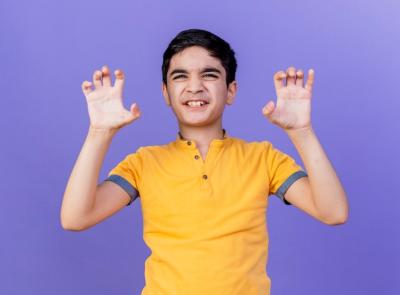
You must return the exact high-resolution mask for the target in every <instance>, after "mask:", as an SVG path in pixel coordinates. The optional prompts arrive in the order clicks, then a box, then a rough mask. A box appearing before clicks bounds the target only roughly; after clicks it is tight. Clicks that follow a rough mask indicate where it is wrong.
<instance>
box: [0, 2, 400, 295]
mask: <svg viewBox="0 0 400 295" xmlns="http://www.w3.org/2000/svg"><path fill="white" fill-rule="evenodd" d="M399 11H400V4H399V2H398V1H394V0H393V1H344V0H340V1H318V0H310V1H241V2H240V3H239V1H237V2H234V1H208V0H207V1H205V0H203V1H198V2H197V1H161V0H159V1H127V0H125V1H50V0H40V1H39V0H38V1H11V0H1V2H0V34H1V36H0V90H1V91H0V101H1V115H0V126H1V130H2V131H1V136H0V140H1V145H0V146H1V153H0V163H1V170H0V197H1V204H0V231H1V232H0V234H1V236H0V237H1V242H0V294H7V295H8V294H41V295H44V294H59V295H61V294H98V295H101V294H140V291H141V289H142V288H143V285H144V261H145V259H146V257H147V256H148V255H149V249H148V248H147V247H146V245H145V244H144V242H143V239H142V234H143V231H142V215H141V208H140V202H139V201H135V202H134V204H133V205H132V206H130V207H126V208H124V209H123V210H121V211H120V212H118V213H117V214H116V215H114V216H112V217H111V218H109V219H107V220H106V221H104V222H102V223H100V224H98V225H96V226H95V227H93V228H91V229H90V230H87V231H83V232H68V231H65V230H63V229H62V227H61V225H60V221H59V220H60V219H59V215H60V206H61V201H62V196H63V192H64V189H65V186H66V183H67V180H68V177H69V175H70V173H71V169H72V167H73V165H74V163H75V160H76V158H77V156H78V153H79V151H80V149H81V146H82V143H83V141H84V138H85V136H86V132H87V128H88V123H89V118H88V114H87V106H86V101H85V98H84V96H83V94H82V92H81V88H80V85H81V82H82V81H83V80H86V79H90V78H91V75H92V72H93V70H95V69H98V68H100V67H101V66H102V65H103V64H107V65H109V66H110V67H111V68H112V69H115V68H116V67H120V68H122V69H124V70H125V71H126V77H127V83H126V91H125V105H126V106H129V105H130V104H131V103H132V102H134V101H135V102H137V103H138V104H139V106H140V108H141V109H142V117H141V118H140V120H138V121H136V122H134V123H133V124H132V125H129V126H127V127H125V128H124V129H122V130H121V131H120V132H119V134H117V136H116V137H115V139H114V140H113V142H112V145H111V147H110V150H109V152H108V154H107V157H106V159H105V162H104V165H103V167H102V170H101V178H102V179H104V177H106V175H107V173H108V171H109V170H110V169H111V168H112V167H114V166H115V165H116V164H117V163H118V162H119V161H120V160H122V159H123V157H125V155H127V154H128V153H131V152H133V151H134V150H135V149H136V148H137V147H139V146H145V145H150V144H162V143H166V142H169V141H171V140H174V139H175V136H176V132H177V130H178V129H177V124H176V120H175V117H174V115H173V113H172V111H171V110H170V109H169V108H168V107H167V106H166V105H165V103H164V100H163V98H162V94H161V91H160V90H161V88H160V85H161V70H160V69H161V62H162V53H163V51H164V49H165V48H166V46H167V44H168V42H169V41H170V40H171V39H172V38H173V37H174V36H175V35H176V34H177V33H178V32H179V31H181V30H183V29H187V28H203V29H208V30H211V31H212V32H214V33H216V34H218V35H220V36H221V37H222V38H224V39H226V40H227V41H228V42H230V44H231V45H232V46H233V48H234V50H235V51H236V54H237V58H238V65H239V66H238V72H237V81H238V83H239V92H238V95H237V98H236V102H235V104H234V105H233V106H230V107H227V109H226V112H225V115H224V126H225V128H226V129H227V131H228V133H229V134H230V135H232V136H236V137H241V138H244V139H246V140H248V141H253V140H269V141H271V142H273V143H274V145H276V146H277V147H278V148H279V149H281V150H282V151H284V152H287V153H289V154H291V155H292V156H293V157H294V158H295V159H296V160H299V156H298V154H297V152H296V150H295V149H294V147H293V145H292V143H291V142H290V140H289V139H288V137H287V136H286V134H285V133H284V132H283V131H282V130H280V129H279V128H278V127H276V126H274V125H271V124H270V123H269V122H268V121H267V119H266V118H265V117H263V116H262V113H261V109H262V107H263V106H264V105H265V104H266V102H267V101H268V100H269V99H272V98H273V99H275V98H274V95H275V94H274V88H273V83H272V75H273V73H274V72H275V71H277V70H280V69H286V68H287V67H288V66H290V65H294V66H296V67H299V68H302V69H308V68H310V67H312V68H314V69H315V72H316V81H315V88H314V95H313V102H312V107H313V110H312V120H313V125H314V128H315V130H316V132H317V135H318V137H319V139H320V141H321V143H322V144H323V146H324V148H325V150H326V152H327V153H328V155H329V158H330V160H331V161H332V162H333V164H334V166H335V168H336V170H337V173H338V175H339V176H340V178H341V180H342V183H343V185H344V187H345V189H346V192H347V194H348V199H349V204H350V216H349V220H348V222H347V223H346V224H344V225H341V226H336V227H332V226H328V225H324V224H322V223H320V222H319V221H317V220H315V219H313V218H312V217H311V216H309V215H307V214H305V213H304V212H302V211H300V210H299V209H297V208H295V207H292V206H290V207H289V206H285V205H284V204H283V203H282V202H281V201H280V200H279V199H278V198H277V197H271V199H270V200H271V201H270V203H269V208H268V213H267V215H268V228H269V233H270V247H269V261H268V268H267V269H268V273H269V275H270V277H271V279H272V294H273V295H286V294H324V295H330V294H332V295H333V294H335V295H336V294H400V286H399V277H400V270H399V268H400V261H399V260H400V254H399V249H400V243H399V229H400V227H399V225H400V223H399V220H400V218H399V216H400V213H399V211H400V209H399V207H400V206H399V205H400V201H399V198H400V194H399V190H398V183H399V181H400V180H399V166H400V159H399V151H400V143H399V141H400V140H399V129H400V128H399V110H400V102H399V100H400V95H399V86H398V85H399V80H400V77H399V73H400V58H399V56H400V34H399V33H400V30H399V29H400V13H399ZM396 279H397V280H396Z"/></svg>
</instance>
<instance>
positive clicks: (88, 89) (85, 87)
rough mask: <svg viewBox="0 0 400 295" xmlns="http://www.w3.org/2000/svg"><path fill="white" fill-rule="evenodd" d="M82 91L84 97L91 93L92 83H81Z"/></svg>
mask: <svg viewBox="0 0 400 295" xmlns="http://www.w3.org/2000/svg"><path fill="white" fill-rule="evenodd" d="M82 91H83V94H85V95H88V94H89V93H90V92H92V91H93V89H92V82H89V81H87V80H86V81H83V83H82Z"/></svg>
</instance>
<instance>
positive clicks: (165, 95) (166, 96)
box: [161, 82, 171, 106]
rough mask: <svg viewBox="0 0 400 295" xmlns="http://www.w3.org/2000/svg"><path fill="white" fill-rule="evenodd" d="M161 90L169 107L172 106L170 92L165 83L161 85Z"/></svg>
mask: <svg viewBox="0 0 400 295" xmlns="http://www.w3.org/2000/svg"><path fill="white" fill-rule="evenodd" d="M161 90H162V93H163V96H164V100H165V103H166V104H167V105H169V106H171V100H170V99H169V95H168V91H167V85H165V83H164V82H162V83H161Z"/></svg>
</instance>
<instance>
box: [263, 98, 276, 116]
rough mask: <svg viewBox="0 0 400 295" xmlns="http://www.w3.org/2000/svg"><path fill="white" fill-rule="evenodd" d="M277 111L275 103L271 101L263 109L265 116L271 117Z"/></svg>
mask: <svg viewBox="0 0 400 295" xmlns="http://www.w3.org/2000/svg"><path fill="white" fill-rule="evenodd" d="M274 109H275V103H274V102H273V101H272V100H271V101H269V102H268V103H267V104H266V105H265V106H264V107H263V109H262V113H263V114H264V116H267V117H269V116H270V115H271V114H272V113H273V111H274Z"/></svg>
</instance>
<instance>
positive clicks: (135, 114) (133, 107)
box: [129, 103, 140, 119]
mask: <svg viewBox="0 0 400 295" xmlns="http://www.w3.org/2000/svg"><path fill="white" fill-rule="evenodd" d="M129 110H130V112H131V114H132V116H133V117H134V118H135V119H136V118H137V117H139V116H140V109H139V106H138V105H137V104H136V103H133V104H131V107H130V109H129Z"/></svg>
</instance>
